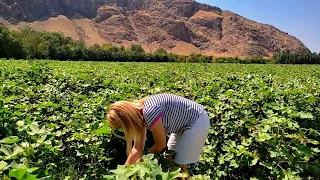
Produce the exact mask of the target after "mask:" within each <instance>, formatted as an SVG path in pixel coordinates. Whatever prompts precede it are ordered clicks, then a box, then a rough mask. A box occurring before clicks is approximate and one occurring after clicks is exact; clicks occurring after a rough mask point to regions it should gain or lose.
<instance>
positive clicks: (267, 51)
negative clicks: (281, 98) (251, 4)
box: [0, 0, 309, 57]
mask: <svg viewBox="0 0 320 180" xmlns="http://www.w3.org/2000/svg"><path fill="white" fill-rule="evenodd" d="M0 17H2V19H3V20H2V22H3V23H4V24H6V25H7V26H8V27H9V28H10V29H18V28H19V27H22V26H25V25H28V26H30V27H32V28H34V29H36V30H46V31H50V32H52V31H59V32H62V33H63V34H65V35H66V36H70V37H72V38H73V39H75V40H80V39H82V40H84V41H85V42H86V43H87V44H89V45H92V44H104V43H111V44H116V45H120V44H121V45H125V46H130V44H132V43H135V44H140V45H142V46H143V47H144V48H145V49H146V51H147V52H152V51H155V50H156V49H158V48H164V49H166V50H167V51H169V52H173V53H176V54H182V55H188V54H191V53H202V54H206V55H214V56H240V57H250V56H264V57H270V56H271V55H273V54H274V53H276V52H279V51H284V50H288V51H291V52H305V51H309V49H308V48H307V47H306V46H305V45H304V44H303V43H302V42H301V41H300V40H299V39H297V38H295V37H294V36H291V35H289V34H288V33H285V32H283V31H281V30H279V29H278V28H276V27H274V26H272V25H268V24H262V23H258V22H255V21H252V20H249V19H247V18H244V17H242V16H241V15H239V14H236V13H233V12H231V11H223V10H222V9H220V8H219V7H216V6H210V5H206V4H201V3H198V2H196V1H193V0H73V1H70V0H37V1H31V0H0Z"/></svg>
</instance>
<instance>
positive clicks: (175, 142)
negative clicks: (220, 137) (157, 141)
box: [167, 112, 210, 165]
mask: <svg viewBox="0 0 320 180" xmlns="http://www.w3.org/2000/svg"><path fill="white" fill-rule="evenodd" d="M209 129H210V118H209V116H208V115H207V113H206V112H203V113H202V114H201V115H200V117H199V118H198V119H197V120H196V121H195V122H194V124H193V126H192V127H191V128H190V129H187V130H185V131H184V132H182V133H179V134H175V133H172V134H170V137H169V140H168V143H167V146H168V149H169V150H174V151H175V152H176V155H175V159H174V162H175V163H177V164H186V165H187V164H192V163H196V162H198V161H199V157H200V154H201V152H202V150H203V146H204V145H205V142H206V139H207V136H208V133H209Z"/></svg>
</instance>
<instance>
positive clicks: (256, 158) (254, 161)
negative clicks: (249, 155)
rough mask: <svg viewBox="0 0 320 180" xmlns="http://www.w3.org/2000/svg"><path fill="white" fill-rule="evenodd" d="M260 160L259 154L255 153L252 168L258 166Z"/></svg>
mask: <svg viewBox="0 0 320 180" xmlns="http://www.w3.org/2000/svg"><path fill="white" fill-rule="evenodd" d="M258 160H259V156H258V154H257V153H254V155H253V160H252V161H251V164H250V166H254V165H256V164H257V162H258Z"/></svg>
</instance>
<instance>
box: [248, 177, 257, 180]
mask: <svg viewBox="0 0 320 180" xmlns="http://www.w3.org/2000/svg"><path fill="white" fill-rule="evenodd" d="M250 180H259V179H258V178H256V177H251V178H250Z"/></svg>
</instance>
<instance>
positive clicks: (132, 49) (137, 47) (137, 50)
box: [130, 44, 145, 53]
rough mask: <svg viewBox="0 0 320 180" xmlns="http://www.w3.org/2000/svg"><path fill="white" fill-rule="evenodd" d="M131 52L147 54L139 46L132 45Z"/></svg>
mask: <svg viewBox="0 0 320 180" xmlns="http://www.w3.org/2000/svg"><path fill="white" fill-rule="evenodd" d="M130 50H131V51H134V52H138V53H145V51H144V49H143V48H142V46H141V45H138V44H132V45H131V48H130Z"/></svg>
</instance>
